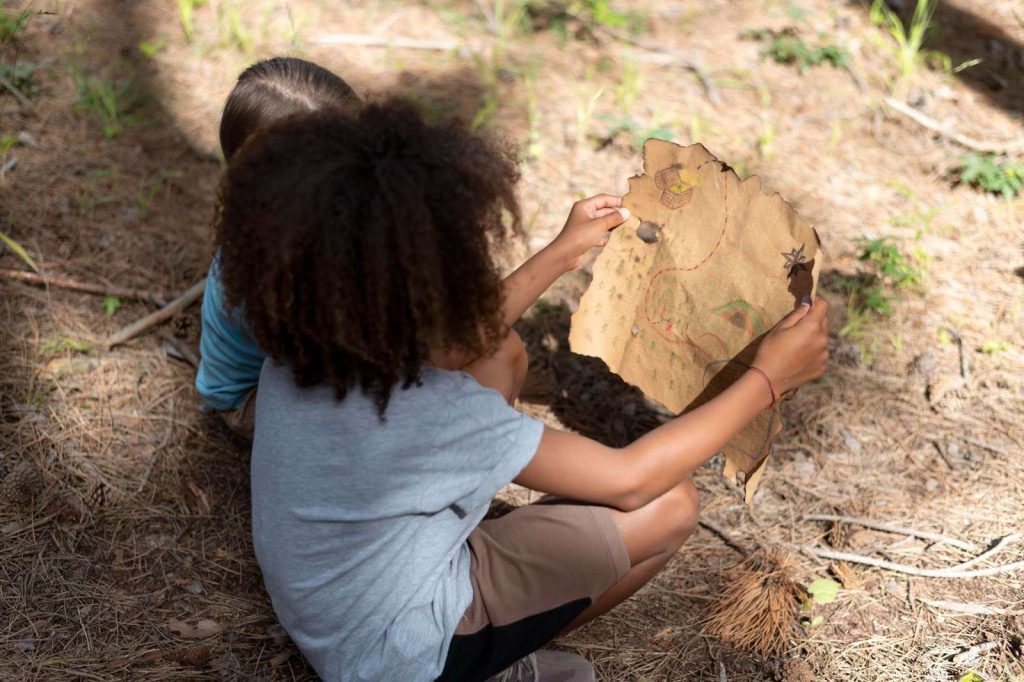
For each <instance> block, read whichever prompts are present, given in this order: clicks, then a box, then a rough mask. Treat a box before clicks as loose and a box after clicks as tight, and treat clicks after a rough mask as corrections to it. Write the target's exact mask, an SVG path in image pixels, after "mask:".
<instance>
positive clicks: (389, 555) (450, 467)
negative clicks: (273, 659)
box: [251, 360, 544, 682]
mask: <svg viewBox="0 0 1024 682" xmlns="http://www.w3.org/2000/svg"><path fill="white" fill-rule="evenodd" d="M543 429H544V425H543V424H542V423H541V422H539V421H536V420H534V419H531V418H530V417H527V416H526V415H524V414H522V413H520V412H517V411H516V410H514V409H513V408H511V407H509V405H508V404H507V403H506V402H505V400H504V399H503V398H502V397H501V396H500V395H499V394H498V392H497V391H495V390H493V389H490V388H484V387H483V386H481V385H480V384H478V383H477V382H476V380H475V379H473V377H471V376H470V375H468V374H465V373H464V372H448V371H443V370H438V369H426V370H425V371H424V372H423V376H422V383H421V384H420V385H419V386H413V387H411V388H409V389H407V390H402V389H401V388H400V387H397V386H396V387H395V389H394V390H393V392H392V393H391V402H390V403H389V404H388V408H387V412H386V420H385V421H383V422H382V421H381V420H380V419H379V418H378V414H377V407H376V405H375V404H374V401H373V399H371V398H368V397H367V396H366V395H364V394H363V393H362V392H361V391H360V390H359V389H358V388H352V389H351V390H350V391H349V393H348V394H347V395H346V397H345V399H344V400H342V401H338V400H337V399H336V398H335V393H334V388H333V387H331V386H327V385H321V386H315V387H311V388H300V387H299V386H297V385H296V383H295V379H294V377H293V375H292V372H291V370H290V369H289V368H288V367H286V366H281V365H276V364H274V363H273V362H272V361H270V360H267V362H266V364H265V365H264V368H263V374H262V376H261V377H260V390H259V393H257V395H256V436H255V439H254V440H253V448H252V483H251V485H252V534H253V548H254V549H255V552H256V559H257V560H258V561H259V565H260V569H262V572H263V580H264V582H265V584H266V587H267V592H268V593H269V594H270V598H271V601H272V602H273V605H274V611H275V612H276V613H277V617H278V619H279V620H280V621H281V624H282V625H283V626H284V627H285V629H286V630H287V631H288V634H289V635H291V638H292V640H293V641H294V642H295V643H296V644H297V645H298V647H299V649H301V650H302V653H303V654H304V655H305V656H306V658H307V660H308V661H309V662H310V663H311V664H312V665H313V667H314V668H315V669H316V671H317V672H318V673H319V674H320V677H321V678H322V679H323V680H324V681H325V682H349V681H352V682H364V681H374V682H377V681H381V680H388V681H390V680H400V681H401V682H428V681H430V680H434V679H436V678H437V676H438V675H440V674H441V671H442V670H443V667H444V663H445V660H446V658H447V654H448V645H449V643H450V642H451V639H452V635H453V634H455V629H456V627H457V626H458V624H459V621H460V619H461V618H462V614H463V613H465V610H466V608H467V607H468V606H469V603H470V601H471V600H472V598H473V586H472V583H471V582H470V573H469V569H470V551H469V546H468V544H467V543H466V538H467V537H468V536H469V534H470V532H471V531H472V530H473V529H474V528H475V527H476V526H477V524H478V523H480V520H481V519H482V518H483V516H484V514H485V513H486V511H487V507H488V504H489V503H490V501H491V498H492V497H493V496H494V494H495V493H497V492H498V491H499V490H500V489H501V488H502V487H503V486H505V485H506V484H507V483H508V482H509V481H511V480H512V479H513V478H514V477H515V476H516V475H518V474H519V472H520V471H521V470H522V469H523V468H525V467H526V465H527V464H528V463H529V461H530V460H531V459H532V458H533V455H534V453H535V452H536V450H537V445H538V444H539V442H540V438H541V433H542V432H543Z"/></svg>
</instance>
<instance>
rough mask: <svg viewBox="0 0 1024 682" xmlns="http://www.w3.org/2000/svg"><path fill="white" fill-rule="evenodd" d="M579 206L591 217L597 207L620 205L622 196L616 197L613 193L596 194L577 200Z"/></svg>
mask: <svg viewBox="0 0 1024 682" xmlns="http://www.w3.org/2000/svg"><path fill="white" fill-rule="evenodd" d="M579 206H580V208H582V209H583V210H584V211H586V212H587V215H589V216H590V217H592V218H593V217H595V216H596V213H595V212H596V211H597V210H598V209H601V208H615V207H617V206H622V197H617V196H615V195H614V194H596V195H594V196H592V197H588V198H586V199H584V200H583V201H581V202H579Z"/></svg>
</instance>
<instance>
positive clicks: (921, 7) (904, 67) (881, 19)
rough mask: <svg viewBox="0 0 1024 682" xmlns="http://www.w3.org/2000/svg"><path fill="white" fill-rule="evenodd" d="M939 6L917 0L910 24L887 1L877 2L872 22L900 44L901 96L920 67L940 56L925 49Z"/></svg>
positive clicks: (899, 89)
mask: <svg viewBox="0 0 1024 682" xmlns="http://www.w3.org/2000/svg"><path fill="white" fill-rule="evenodd" d="M935 5H936V3H935V0H917V4H916V5H915V6H914V13H913V14H912V15H911V17H910V23H909V24H906V25H905V24H904V23H903V20H902V19H900V17H899V15H898V14H897V13H896V12H894V11H893V10H891V9H889V6H888V5H886V4H885V1H884V0H874V2H873V3H872V5H871V20H872V21H873V22H874V23H875V24H876V25H877V26H882V27H884V28H885V29H886V30H887V31H888V33H889V35H890V36H892V38H893V40H894V41H895V42H896V45H895V53H896V62H897V65H898V67H899V80H898V81H897V86H896V90H897V91H898V94H899V96H902V95H903V94H904V91H905V89H906V87H907V83H908V81H909V80H910V78H911V77H912V76H913V75H914V73H915V72H916V71H917V68H918V66H919V65H920V64H921V63H922V62H923V61H924V60H925V59H927V58H928V57H929V56H930V55H931V56H937V55H939V54H940V53H937V52H933V51H926V50H924V49H923V48H924V43H925V40H927V38H928V35H929V33H930V32H931V29H932V18H933V17H934V15H935ZM947 60H948V57H947Z"/></svg>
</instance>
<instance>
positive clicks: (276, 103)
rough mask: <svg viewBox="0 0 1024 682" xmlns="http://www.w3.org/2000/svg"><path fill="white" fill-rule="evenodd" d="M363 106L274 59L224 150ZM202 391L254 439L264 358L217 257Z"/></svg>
mask: <svg viewBox="0 0 1024 682" xmlns="http://www.w3.org/2000/svg"><path fill="white" fill-rule="evenodd" d="M357 101H358V98H357V97H356V95H355V93H354V92H353V91H352V89H351V88H350V87H349V86H348V84H346V83H345V81H343V80H342V79H341V78H339V77H338V76H336V75H334V74H333V73H331V72H330V71H328V70H326V69H324V68H323V67H320V66H318V65H316V64H313V63H311V62H308V61H304V60H302V59H295V58H292V57H275V58H273V59H267V60H264V61H261V62H257V63H256V64H253V65H252V66H250V67H249V68H247V69H246V70H245V71H243V72H242V74H241V75H240V76H239V77H238V82H237V84H236V85H235V87H234V89H233V90H232V91H231V93H230V95H228V99H227V102H226V104H225V106H224V113H223V115H222V116H221V122H220V144H221V150H222V151H223V153H224V158H225V160H227V161H228V162H230V161H231V159H232V158H233V157H234V156H235V154H236V152H237V151H238V149H239V148H241V146H242V145H243V144H244V143H245V141H246V140H247V139H248V138H249V137H251V136H252V135H253V133H255V132H257V131H260V130H263V129H265V128H267V127H268V126H270V125H271V124H273V123H274V122H275V121H279V120H281V119H284V118H286V117H288V116H291V115H294V114H297V113H301V112H308V111H314V110H317V109H322V108H326V107H331V108H333V107H343V106H348V105H351V104H353V103H355V102H357ZM199 350H200V362H199V369H198V372H197V374H196V389H197V390H198V392H199V395H200V396H201V397H202V399H203V402H204V404H205V405H206V406H207V407H208V408H210V409H212V410H215V411H217V412H218V413H219V414H220V415H221V416H222V417H223V418H224V420H225V421H226V422H227V424H228V426H229V427H231V429H232V430H233V431H235V432H236V433H238V434H239V435H241V436H243V437H246V438H250V439H251V438H252V431H253V413H254V407H255V403H254V396H255V390H256V385H257V381H258V380H259V373H260V368H261V367H262V366H263V360H264V357H265V356H264V353H263V351H262V350H261V349H260V347H259V345H258V344H257V343H256V341H255V339H254V338H253V337H252V334H251V333H250V332H249V329H248V327H247V325H246V324H245V322H244V320H243V319H242V316H241V315H240V314H239V311H236V310H232V309H230V308H229V307H228V306H226V305H225V303H224V292H223V287H222V286H221V282H220V257H219V254H218V255H216V256H214V259H213V262H212V263H211V265H210V270H209V273H208V274H207V278H206V290H205V292H204V297H203V305H202V330H201V335H200V341H199Z"/></svg>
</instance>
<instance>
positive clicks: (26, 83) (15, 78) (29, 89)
mask: <svg viewBox="0 0 1024 682" xmlns="http://www.w3.org/2000/svg"><path fill="white" fill-rule="evenodd" d="M41 68H43V65H42V64H38V63H36V62H15V63H14V64H6V63H0V76H3V77H4V78H6V79H7V82H8V83H10V84H11V85H13V86H14V87H15V88H17V89H18V91H20V92H21V93H22V94H24V95H25V96H26V97H28V96H32V95H34V94H35V90H36V87H35V83H34V82H33V81H32V76H33V74H35V72H36V71H39V70H40V69H41Z"/></svg>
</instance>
